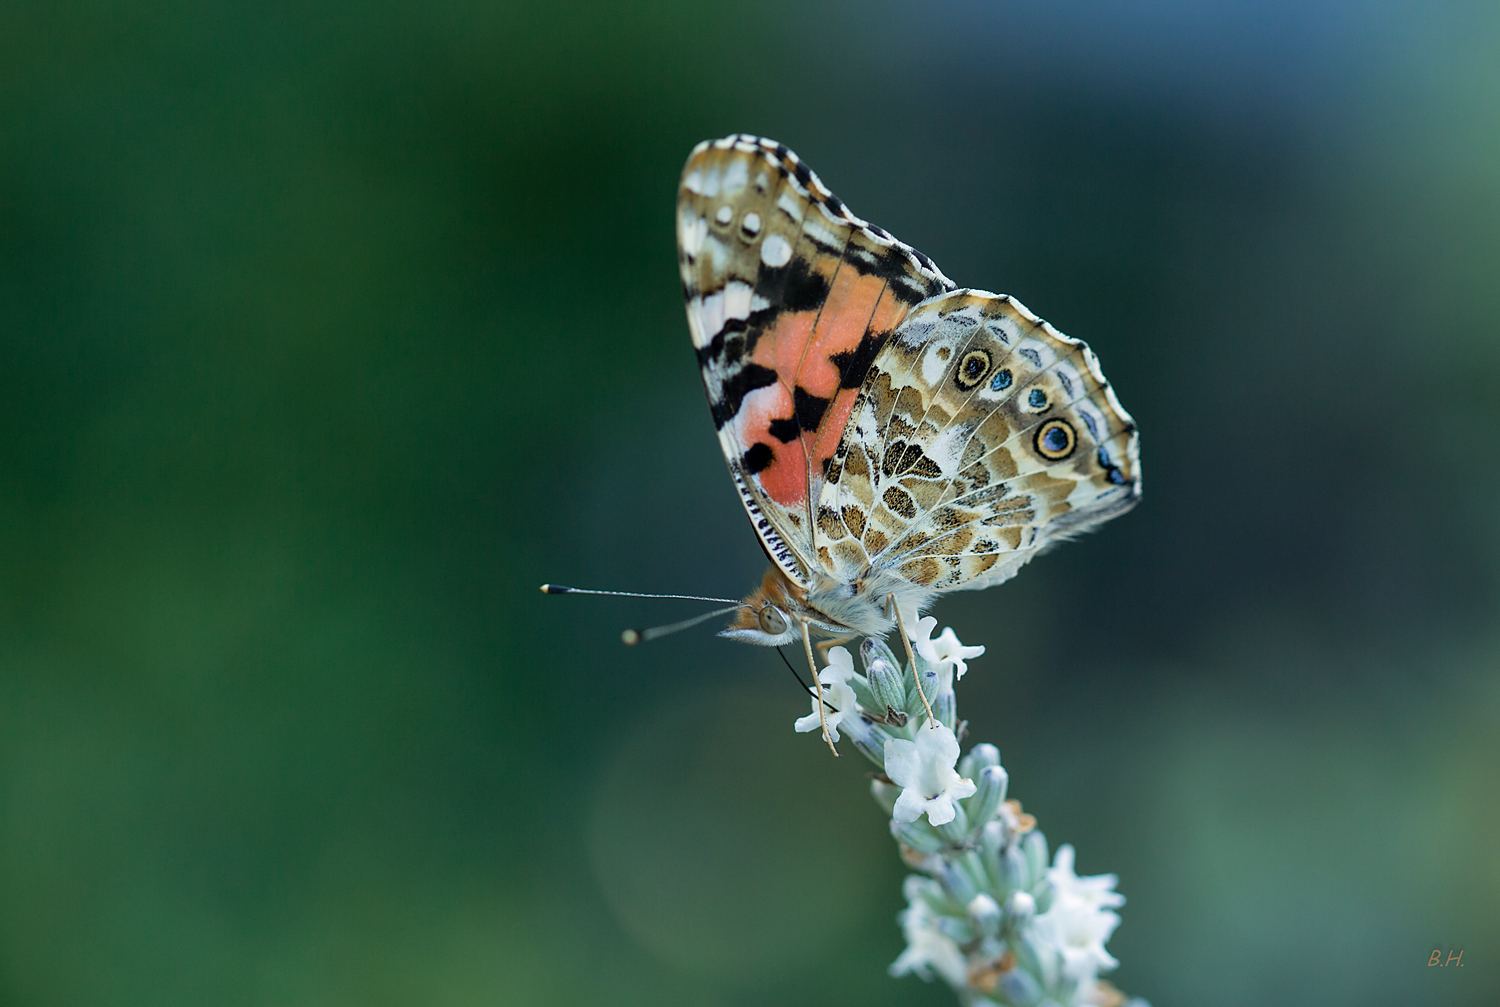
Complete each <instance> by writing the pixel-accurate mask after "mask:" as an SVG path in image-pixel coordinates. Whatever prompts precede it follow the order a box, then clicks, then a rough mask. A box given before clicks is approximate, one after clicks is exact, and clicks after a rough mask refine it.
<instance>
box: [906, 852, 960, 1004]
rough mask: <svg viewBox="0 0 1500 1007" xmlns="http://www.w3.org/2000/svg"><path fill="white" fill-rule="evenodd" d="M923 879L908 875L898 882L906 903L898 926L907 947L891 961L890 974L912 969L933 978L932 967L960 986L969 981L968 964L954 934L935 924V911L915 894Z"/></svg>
mask: <svg viewBox="0 0 1500 1007" xmlns="http://www.w3.org/2000/svg"><path fill="white" fill-rule="evenodd" d="M921 884H922V879H921V878H918V877H916V876H915V875H911V876H908V877H907V879H906V882H905V883H904V884H903V885H902V886H901V887H902V888H903V890H904V891H905V893H906V901H907V907H906V908H905V909H903V910H901V912H900V914H899V915H898V918H899V919H900V920H901V930H902V932H903V933H905V934H906V950H905V951H903V952H901V955H900V957H898V958H897V959H896V960H895V961H894V962H892V963H891V968H890V973H891V975H893V976H904V975H906V974H907V973H908V972H915V973H916V974H917V975H919V976H921V977H922V978H923V979H926V980H928V981H929V982H930V981H931V980H932V970H933V969H936V970H937V973H938V975H940V976H942V977H943V978H944V979H946V980H947V981H948V982H949V983H950V984H951V985H953V986H954V987H957V988H959V989H962V988H963V987H965V986H967V985H968V982H969V966H968V961H967V959H965V958H964V953H963V952H962V951H960V950H959V949H958V945H957V944H955V943H954V942H953V938H951V937H949V936H948V935H947V934H944V933H943V932H942V931H940V930H939V929H938V928H937V915H936V914H935V913H933V911H932V910H931V909H930V908H929V907H928V905H927V903H926V902H925V901H923V899H922V898H921V897H920V896H919V895H918V894H917V889H918V888H919V887H920V886H921Z"/></svg>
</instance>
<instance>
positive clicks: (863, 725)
mask: <svg viewBox="0 0 1500 1007" xmlns="http://www.w3.org/2000/svg"><path fill="white" fill-rule="evenodd" d="M839 727H840V728H841V729H842V730H843V732H844V733H845V734H846V735H848V737H849V740H850V741H852V742H854V747H855V748H857V749H859V752H860V754H861V755H863V756H864V757H865V758H867V759H869V760H870V761H871V762H873V763H875V765H877V766H879V767H880V768H881V769H884V768H885V743H886V742H887V741H890V740H891V736H890V735H889V734H886V733H885V732H884V731H882V730H881V729H880V728H878V727H876V726H875V725H874V724H872V723H870V722H869V721H868V720H866V719H865V718H864V717H862V716H860V717H845V718H844V719H843V720H841V721H840V722H839Z"/></svg>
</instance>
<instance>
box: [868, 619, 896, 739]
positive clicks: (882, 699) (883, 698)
mask: <svg viewBox="0 0 1500 1007" xmlns="http://www.w3.org/2000/svg"><path fill="white" fill-rule="evenodd" d="M865 642H866V643H869V641H868V640H867V641H865ZM861 649H863V648H861ZM865 676H866V677H867V678H868V679H869V680H870V692H871V693H872V694H873V695H874V697H875V710H874V712H875V713H877V714H880V715H884V716H886V717H887V718H888V719H890V720H892V721H895V720H896V719H897V718H899V720H900V723H898V724H896V726H897V727H900V726H902V725H904V724H905V723H906V709H905V708H906V681H905V680H904V679H903V678H902V677H901V670H900V666H899V665H896V664H894V663H892V662H890V661H887V660H886V659H885V658H883V657H880V656H878V655H877V656H876V657H875V658H874V659H872V660H871V661H870V662H869V664H867V665H866V671H865ZM892 714H894V715H895V716H894V717H892V716H891V715H892Z"/></svg>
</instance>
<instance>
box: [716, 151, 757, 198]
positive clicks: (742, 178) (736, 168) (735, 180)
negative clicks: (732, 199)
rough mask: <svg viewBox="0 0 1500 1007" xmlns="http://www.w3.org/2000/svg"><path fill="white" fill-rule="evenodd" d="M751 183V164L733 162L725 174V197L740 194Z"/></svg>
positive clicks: (738, 161) (741, 161)
mask: <svg viewBox="0 0 1500 1007" xmlns="http://www.w3.org/2000/svg"><path fill="white" fill-rule="evenodd" d="M752 149H753V148H752ZM749 181H750V164H749V162H747V161H743V160H736V161H731V162H730V164H729V167H728V168H727V169H726V170H725V172H724V186H723V192H724V195H726V196H732V195H734V194H735V193H736V192H739V191H740V190H741V189H743V188H744V187H745V185H746V184H747V183H748V182H749Z"/></svg>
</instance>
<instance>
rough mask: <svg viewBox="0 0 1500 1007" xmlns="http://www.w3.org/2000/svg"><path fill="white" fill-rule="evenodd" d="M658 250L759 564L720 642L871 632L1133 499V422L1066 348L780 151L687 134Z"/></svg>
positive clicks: (1000, 572) (1017, 562)
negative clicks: (867, 217)
mask: <svg viewBox="0 0 1500 1007" xmlns="http://www.w3.org/2000/svg"><path fill="white" fill-rule="evenodd" d="M677 250H678V263H679V266H680V270H681V275H682V284H683V292H684V294H685V295H686V298H687V320H688V329H689V332H690V334H691V337H692V343H693V348H694V350H696V351H697V355H698V364H699V367H700V369H701V371H702V375H703V384H704V388H705V389H706V391H707V393H708V404H709V410H710V413H711V415H712V417H713V422H714V426H715V427H716V428H717V430H718V435H719V444H720V446H721V447H722V448H723V451H724V459H725V461H726V462H727V463H728V466H729V473H730V476H731V478H732V479H733V480H734V485H735V489H736V490H738V491H739V495H740V499H741V501H742V502H743V503H744V506H745V510H746V512H747V513H748V514H749V517H750V521H751V524H752V525H753V526H754V528H755V532H756V534H757V535H758V536H759V538H760V543H761V545H762V547H763V548H764V550H765V552H766V555H767V556H768V557H769V558H770V561H771V565H770V568H769V569H768V570H767V572H766V574H765V576H764V578H763V579H762V581H761V584H760V586H759V587H758V588H756V589H755V590H754V591H753V592H752V593H751V594H750V595H749V596H748V597H747V598H746V599H745V601H744V603H743V605H742V606H741V607H740V608H739V610H738V611H739V614H738V615H737V616H736V618H735V621H734V622H733V623H732V624H731V625H730V626H729V627H728V628H727V629H725V630H723V631H722V632H721V634H720V635H722V636H726V637H730V638H733V639H736V640H741V641H744V642H747V643H755V644H764V645H768V646H776V645H780V644H784V643H789V642H791V641H792V640H793V639H795V638H796V637H797V636H798V635H799V634H800V635H801V636H802V639H803V641H804V643H806V641H807V633H808V631H809V630H812V631H816V632H817V633H819V635H820V636H825V637H848V638H852V637H854V636H884V635H886V634H887V633H889V632H890V631H891V630H892V629H893V628H894V627H895V625H896V624H897V623H898V622H904V621H905V619H903V614H904V615H905V617H906V618H909V619H911V620H912V622H913V623H914V622H915V619H916V618H917V616H918V614H919V613H920V612H921V610H922V609H924V608H926V607H927V606H928V605H930V604H931V603H932V601H933V600H934V599H935V598H936V597H937V596H938V595H939V594H942V593H944V592H948V591H972V590H978V589H981V588H986V587H990V586H992V585H994V584H999V583H1001V582H1002V581H1005V580H1008V579H1010V578H1011V577H1013V576H1015V575H1016V573H1017V572H1018V571H1019V570H1020V568H1021V567H1022V566H1023V565H1025V564H1026V563H1027V562H1028V561H1030V560H1031V559H1032V558H1033V557H1035V556H1037V555H1039V554H1041V553H1042V552H1044V551H1045V550H1047V549H1048V548H1049V547H1051V546H1053V545H1055V544H1056V543H1058V542H1061V541H1063V540H1065V539H1068V538H1070V537H1072V536H1074V535H1077V534H1079V533H1080V532H1083V531H1087V530H1088V529H1090V528H1093V527H1095V526H1097V525H1099V524H1100V523H1101V522H1104V521H1107V520H1109V519H1110V518H1113V517H1116V516H1118V515H1120V514H1123V513H1125V512H1126V511H1128V510H1129V509H1130V508H1131V507H1133V506H1135V504H1136V503H1137V502H1138V501H1139V500H1140V497H1141V467H1140V458H1139V437H1138V434H1137V431H1136V425H1135V423H1134V421H1133V420H1132V419H1131V418H1130V414H1129V413H1127V412H1126V411H1125V410H1124V408H1123V407H1122V406H1121V405H1120V403H1119V400H1118V399H1116V398H1115V393H1114V390H1113V389H1112V388H1111V387H1110V385H1109V383H1108V382H1107V381H1106V380H1105V379H1104V375H1103V373H1101V371H1100V369H1099V362H1098V360H1097V359H1096V358H1095V356H1094V353H1093V351H1091V350H1090V349H1089V348H1088V346H1087V345H1086V344H1085V343H1083V342H1082V341H1080V340H1077V339H1072V338H1069V337H1068V336H1065V335H1063V334H1062V333H1061V332H1059V331H1057V330H1056V329H1054V328H1053V327H1052V326H1051V325H1049V324H1047V323H1046V322H1044V321H1042V320H1041V319H1040V318H1038V317H1036V316H1035V315H1033V314H1032V313H1031V312H1030V311H1028V310H1027V309H1026V308H1025V307H1024V306H1023V305H1022V304H1021V303H1020V302H1019V301H1017V300H1016V299H1015V298H1013V297H1009V296H1007V295H1004V294H991V293H988V292H986V291H982V290H972V289H967V288H961V287H958V286H957V285H956V284H954V282H953V281H952V280H950V279H948V277H946V276H944V275H943V272H942V271H941V270H940V269H938V267H937V266H936V265H935V264H934V263H933V261H932V260H931V259H930V258H928V257H927V256H925V255H923V254H922V253H921V252H919V251H917V250H916V249H914V248H912V247H911V246H909V245H907V244H905V243H903V242H901V241H899V240H897V239H896V238H895V237H893V236H892V235H891V234H890V233H889V232H888V231H886V230H884V229H882V228H880V227H876V226H875V225H873V224H869V223H866V222H865V221H864V220H861V219H860V218H859V217H857V216H855V215H854V214H853V213H852V212H850V210H849V208H848V207H847V206H845V205H844V203H843V202H842V201H841V200H840V199H838V197H836V196H834V195H833V193H832V192H830V191H829V190H828V188H827V187H826V186H824V185H823V183H822V182H821V181H820V180H819V179H818V176H817V175H815V174H813V172H812V170H811V169H809V168H808V167H807V165H806V164H804V163H803V162H802V160H801V159H800V158H799V157H797V155H796V154H794V153H792V152H791V151H790V150H788V149H787V148H786V147H785V146H784V145H782V144H780V143H777V142H775V141H774V140H768V139H764V138H761V137H756V136H750V135H747V134H736V135H733V136H728V137H725V138H724V139H722V140H715V141H711V142H710V141H705V142H703V143H700V144H699V145H698V146H697V147H695V148H694V150H693V152H692V155H691V156H690V157H689V158H688V161H687V164H686V166H685V167H684V169H683V172H682V180H681V184H680V187H679V189H678V195H677ZM809 657H811V654H810V653H809Z"/></svg>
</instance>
